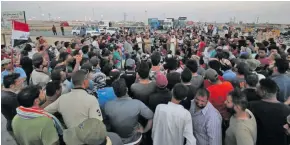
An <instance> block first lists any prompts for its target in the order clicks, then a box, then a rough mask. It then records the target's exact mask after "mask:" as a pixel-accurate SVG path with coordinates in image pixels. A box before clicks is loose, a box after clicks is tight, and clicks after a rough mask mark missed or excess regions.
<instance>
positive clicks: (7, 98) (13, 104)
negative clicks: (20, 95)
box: [1, 73, 23, 136]
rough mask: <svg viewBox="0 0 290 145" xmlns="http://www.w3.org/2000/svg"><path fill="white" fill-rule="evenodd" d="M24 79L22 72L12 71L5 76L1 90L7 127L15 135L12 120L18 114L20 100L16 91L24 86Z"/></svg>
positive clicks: (2, 109)
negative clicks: (18, 100) (21, 76)
mask: <svg viewBox="0 0 290 145" xmlns="http://www.w3.org/2000/svg"><path fill="white" fill-rule="evenodd" d="M22 84H23V80H21V79H20V74H18V73H12V74H9V75H7V76H4V79H3V85H4V87H3V88H2V90H1V113H2V114H3V115H4V117H5V118H6V119H7V124H6V129H7V131H8V132H9V133H10V134H11V135H12V136H13V131H12V126H11V122H12V119H13V117H14V116H15V115H16V108H17V107H18V102H17V98H16V93H17V92H18V91H20V89H21V88H22Z"/></svg>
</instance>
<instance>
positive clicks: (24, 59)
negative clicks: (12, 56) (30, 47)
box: [20, 50, 33, 85]
mask: <svg viewBox="0 0 290 145" xmlns="http://www.w3.org/2000/svg"><path fill="white" fill-rule="evenodd" d="M21 54H22V56H21V59H20V65H21V67H22V68H23V70H24V71H25V74H26V76H27V80H30V74H31V73H32V71H33V65H32V59H30V58H29V57H28V52H27V51H25V50H24V51H22V52H21ZM26 82H27V85H29V81H26Z"/></svg>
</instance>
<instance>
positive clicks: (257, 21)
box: [256, 16, 260, 24]
mask: <svg viewBox="0 0 290 145" xmlns="http://www.w3.org/2000/svg"><path fill="white" fill-rule="evenodd" d="M259 19H260V17H259V16H258V17H257V20H256V23H257V24H259Z"/></svg>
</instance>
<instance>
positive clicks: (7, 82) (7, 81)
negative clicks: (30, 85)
mask: <svg viewBox="0 0 290 145" xmlns="http://www.w3.org/2000/svg"><path fill="white" fill-rule="evenodd" d="M19 77H20V74H19V73H12V74H8V75H7V76H4V77H3V85H4V87H5V88H10V86H11V85H13V84H15V81H16V80H17V79H18V78H19Z"/></svg>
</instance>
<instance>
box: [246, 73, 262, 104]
mask: <svg viewBox="0 0 290 145" xmlns="http://www.w3.org/2000/svg"><path fill="white" fill-rule="evenodd" d="M258 83H259V78H258V75H257V74H254V73H252V74H249V75H247V76H246V88H245V89H244V90H243V93H244V94H245V95H246V97H247V100H248V102H251V101H257V100H261V97H260V96H259V95H258V93H257V85H258Z"/></svg>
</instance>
